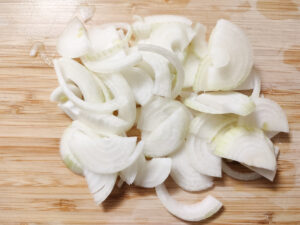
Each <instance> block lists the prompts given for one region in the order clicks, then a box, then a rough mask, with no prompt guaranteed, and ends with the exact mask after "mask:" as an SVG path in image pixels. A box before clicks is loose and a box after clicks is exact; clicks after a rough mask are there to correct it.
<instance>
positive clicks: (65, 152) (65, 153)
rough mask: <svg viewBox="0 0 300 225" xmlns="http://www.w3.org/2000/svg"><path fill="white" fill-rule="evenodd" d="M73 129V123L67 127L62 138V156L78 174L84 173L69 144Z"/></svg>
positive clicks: (68, 165) (65, 162)
mask: <svg viewBox="0 0 300 225" xmlns="http://www.w3.org/2000/svg"><path fill="white" fill-rule="evenodd" d="M73 129H74V128H73V127H72V125H71V126H69V127H68V128H67V129H65V131H64V133H63V135H62V137H61V139H60V156H61V158H62V160H63V162H64V164H65V165H66V167H67V168H68V169H70V170H71V171H72V172H74V173H76V174H78V175H83V170H82V166H81V164H80V163H79V162H78V160H77V159H76V158H75V156H74V155H73V153H72V152H71V150H70V148H69V144H68V143H69V142H70V141H71V135H72V132H73Z"/></svg>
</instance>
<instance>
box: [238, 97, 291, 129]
mask: <svg viewBox="0 0 300 225" xmlns="http://www.w3.org/2000/svg"><path fill="white" fill-rule="evenodd" d="M253 101H254V102H255V105H256V108H255V110H254V112H253V113H251V114H250V115H248V116H246V117H241V118H240V121H239V123H240V124H243V125H247V126H250V127H253V126H254V127H258V128H261V129H263V130H265V131H275V132H286V133H288V132H289V124H288V120H287V117H286V115H285V113H284V111H283V110H282V108H281V107H280V106H279V105H278V104H277V103H276V102H274V101H272V100H270V99H267V98H256V97H253Z"/></svg>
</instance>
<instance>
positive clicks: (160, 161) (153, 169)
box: [134, 156, 172, 188]
mask: <svg viewBox="0 0 300 225" xmlns="http://www.w3.org/2000/svg"><path fill="white" fill-rule="evenodd" d="M171 166H172V160H171V159H170V158H154V159H151V160H146V159H145V157H144V156H140V157H139V159H138V173H137V175H136V178H135V180H134V184H135V185H137V186H139V187H144V188H153V187H156V186H157V185H160V184H162V183H163V182H164V181H165V180H166V179H167V177H168V176H169V174H170V171H171Z"/></svg>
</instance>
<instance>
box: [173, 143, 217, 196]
mask: <svg viewBox="0 0 300 225" xmlns="http://www.w3.org/2000/svg"><path fill="white" fill-rule="evenodd" d="M188 148H190V144H189V143H188V142H186V143H185V144H184V145H183V147H182V148H181V149H179V150H177V151H176V152H175V153H174V154H172V155H171V159H172V170H171V177H172V179H173V180H174V181H175V183H176V184H177V185H178V186H180V187H181V188H182V189H184V190H186V191H202V190H205V189H207V188H210V187H212V186H213V181H212V178H211V177H209V176H205V175H203V174H200V173H199V172H198V171H196V170H195V169H194V168H193V167H192V166H191V161H190V159H189V157H188Z"/></svg>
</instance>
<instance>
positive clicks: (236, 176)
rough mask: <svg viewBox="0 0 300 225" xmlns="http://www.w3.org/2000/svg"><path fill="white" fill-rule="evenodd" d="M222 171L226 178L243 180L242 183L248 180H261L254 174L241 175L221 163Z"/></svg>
mask: <svg viewBox="0 0 300 225" xmlns="http://www.w3.org/2000/svg"><path fill="white" fill-rule="evenodd" d="M222 170H223V172H224V173H226V174H227V175H228V176H230V177H232V178H234V179H236V180H243V181H250V180H257V179H259V178H261V175H259V174H257V173H255V172H248V173H242V172H239V171H236V170H233V169H231V168H230V166H228V165H227V164H226V162H225V161H224V160H223V161H222Z"/></svg>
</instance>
